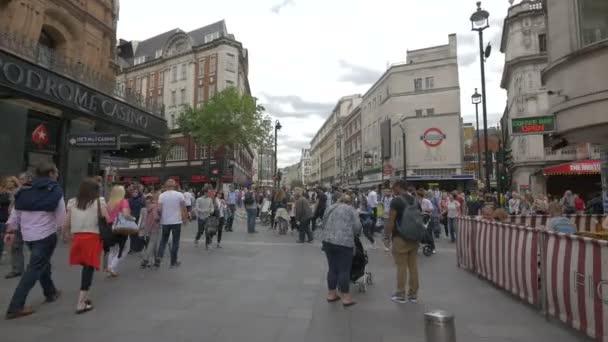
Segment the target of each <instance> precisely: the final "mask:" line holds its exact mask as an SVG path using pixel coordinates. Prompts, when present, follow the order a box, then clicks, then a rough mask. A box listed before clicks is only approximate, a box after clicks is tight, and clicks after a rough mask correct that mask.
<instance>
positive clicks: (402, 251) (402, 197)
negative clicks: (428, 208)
mask: <svg viewBox="0 0 608 342" xmlns="http://www.w3.org/2000/svg"><path fill="white" fill-rule="evenodd" d="M406 189H407V185H406V182H405V180H398V181H397V182H395V184H393V193H394V194H395V198H394V199H393V200H392V201H391V209H390V218H389V222H388V224H387V229H386V234H388V235H390V236H392V240H393V247H392V254H393V258H394V260H395V264H396V266H397V291H396V292H395V294H393V296H392V297H391V300H392V301H394V302H397V303H402V304H404V303H407V302H410V303H416V302H417V301H418V287H419V284H418V264H417V263H418V261H417V255H416V253H417V251H418V243H419V242H420V241H421V240H422V239H423V237H424V233H425V228H424V223H423V222H422V213H421V210H420V205H419V204H418V201H416V198H415V197H414V194H415V192H411V193H410V192H409V191H407V190H406ZM408 272H409V291H408V292H407V297H406V291H405V281H406V279H407V277H408Z"/></svg>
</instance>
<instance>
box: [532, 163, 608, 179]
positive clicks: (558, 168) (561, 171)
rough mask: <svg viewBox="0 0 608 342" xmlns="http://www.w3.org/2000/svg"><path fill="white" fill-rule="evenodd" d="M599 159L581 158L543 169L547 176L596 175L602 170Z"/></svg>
mask: <svg viewBox="0 0 608 342" xmlns="http://www.w3.org/2000/svg"><path fill="white" fill-rule="evenodd" d="M601 169H602V167H601V162H600V161H599V160H579V161H575V162H571V163H565V164H560V165H554V166H549V167H546V168H544V169H543V174H544V175H545V176H556V175H595V174H600V172H601Z"/></svg>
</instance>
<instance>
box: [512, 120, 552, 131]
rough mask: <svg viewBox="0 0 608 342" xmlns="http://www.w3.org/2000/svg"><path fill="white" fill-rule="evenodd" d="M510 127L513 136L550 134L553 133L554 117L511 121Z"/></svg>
mask: <svg viewBox="0 0 608 342" xmlns="http://www.w3.org/2000/svg"><path fill="white" fill-rule="evenodd" d="M511 127H512V128H513V135H522V134H544V133H551V132H554V131H555V117H554V116H552V115H549V116H535V117H529V118H517V119H511Z"/></svg>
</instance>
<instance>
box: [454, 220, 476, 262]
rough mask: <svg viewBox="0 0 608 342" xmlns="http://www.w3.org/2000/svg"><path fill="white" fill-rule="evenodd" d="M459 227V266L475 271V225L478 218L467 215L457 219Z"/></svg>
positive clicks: (457, 240)
mask: <svg viewBox="0 0 608 342" xmlns="http://www.w3.org/2000/svg"><path fill="white" fill-rule="evenodd" d="M456 221H457V223H456V224H457V226H456V227H458V239H456V244H457V256H456V259H457V263H458V267H460V268H464V269H466V270H469V271H471V272H475V249H474V247H475V225H476V224H477V222H478V221H477V220H476V219H474V218H471V217H467V216H461V217H459V218H457V219H456Z"/></svg>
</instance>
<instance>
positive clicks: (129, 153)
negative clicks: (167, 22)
mask: <svg viewBox="0 0 608 342" xmlns="http://www.w3.org/2000/svg"><path fill="white" fill-rule="evenodd" d="M117 20H118V1H117V0H90V1H86V2H74V1H67V0H64V1H61V0H55V1H50V0H47V1H44V0H40V1H16V0H4V1H0V118H1V119H2V125H1V126H0V155H1V156H2V163H0V176H7V175H15V174H17V173H18V172H21V171H23V170H25V169H28V168H30V167H32V165H34V164H35V163H36V162H37V161H40V160H48V161H52V162H54V163H55V164H56V165H57V166H58V168H59V174H60V183H61V184H62V186H63V187H64V189H65V191H66V194H67V196H73V195H74V194H75V193H76V191H77V187H78V184H79V182H80V180H81V179H82V178H83V177H85V176H92V175H95V174H100V162H101V160H102V158H105V159H106V160H108V159H110V160H111V159H112V158H113V157H116V156H122V157H126V158H134V157H136V156H146V155H155V154H156V153H157V149H158V146H159V145H160V144H161V143H162V142H163V141H164V139H165V137H166V134H167V124H166V120H165V119H164V117H163V107H162V106H158V105H153V104H151V103H146V102H145V101H142V100H141V98H138V97H137V96H134V95H132V94H130V93H129V92H126V91H118V90H117V88H116V87H115V84H116V82H115V75H116V71H117V70H118V68H117V67H118V66H117V63H116V58H115V45H116V24H117ZM95 133H105V134H110V135H115V136H116V139H117V140H118V141H120V145H119V147H118V146H115V147H113V148H108V147H104V148H94V149H92V148H91V147H87V148H79V149H76V148H72V147H70V142H69V141H68V137H69V136H70V135H80V136H83V135H84V136H92V135H94V134H95ZM93 147H95V146H93ZM118 148H120V149H118Z"/></svg>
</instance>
